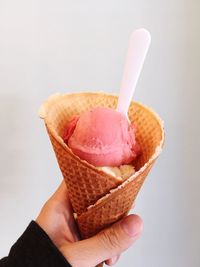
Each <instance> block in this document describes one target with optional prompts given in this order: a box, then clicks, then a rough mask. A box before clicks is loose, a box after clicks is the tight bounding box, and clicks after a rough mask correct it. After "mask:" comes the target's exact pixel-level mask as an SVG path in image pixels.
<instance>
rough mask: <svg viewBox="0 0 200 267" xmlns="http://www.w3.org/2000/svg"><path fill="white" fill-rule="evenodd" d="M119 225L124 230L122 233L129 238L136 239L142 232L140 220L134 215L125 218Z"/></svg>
mask: <svg viewBox="0 0 200 267" xmlns="http://www.w3.org/2000/svg"><path fill="white" fill-rule="evenodd" d="M121 225H122V227H123V229H124V231H125V232H126V233H127V234H128V235H129V236H130V237H136V236H138V235H140V233H141V232H142V228H143V225H142V220H141V219H140V217H138V216H136V215H130V216H127V217H126V218H125V219H123V221H122V222H121Z"/></svg>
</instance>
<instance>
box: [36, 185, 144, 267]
mask: <svg viewBox="0 0 200 267" xmlns="http://www.w3.org/2000/svg"><path fill="white" fill-rule="evenodd" d="M36 222H37V223H38V224H39V225H40V227H41V228H42V229H43V230H44V231H45V232H46V233H47V234H48V236H49V237H50V238H51V240H52V241H53V243H54V244H55V245H56V247H57V248H58V249H59V250H60V252H61V253H62V254H63V255H64V257H65V258H66V259H67V261H68V262H69V263H70V264H71V265H72V266H74V267H77V266H78V267H88V266H91V267H94V266H96V265H97V264H99V263H101V262H104V261H105V262H106V264H107V265H113V264H115V263H116V261H117V260H118V258H119V255H120V254H121V253H122V252H123V251H124V250H126V249H128V248H129V247H130V246H131V245H132V244H133V243H134V242H135V241H136V239H138V237H139V236H140V234H141V232H142V228H143V223H142V220H141V219H140V217H139V216H137V215H129V216H127V217H125V218H124V219H122V220H121V221H119V222H118V223H115V224H113V225H112V226H111V227H109V228H107V229H105V230H103V231H101V232H100V233H98V234H97V235H95V236H94V237H91V238H88V239H85V240H81V241H79V239H80V238H79V234H78V230H77V226H76V222H75V220H74V217H73V211H72V207H71V205H70V201H69V198H68V194H67V188H66V186H65V183H64V182H62V184H61V185H60V187H59V188H58V189H57V191H56V192H55V193H54V194H53V196H52V197H51V198H50V199H49V200H48V201H47V202H46V204H45V205H44V207H43V208H42V210H41V212H40V214H39V216H38V218H37V219H36Z"/></svg>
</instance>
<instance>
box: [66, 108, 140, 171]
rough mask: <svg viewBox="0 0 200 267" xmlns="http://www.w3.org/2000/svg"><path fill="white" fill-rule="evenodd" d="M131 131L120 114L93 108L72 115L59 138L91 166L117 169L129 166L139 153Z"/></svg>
mask: <svg viewBox="0 0 200 267" xmlns="http://www.w3.org/2000/svg"><path fill="white" fill-rule="evenodd" d="M135 131H136V128H135V126H134V125H133V124H129V122H128V120H127V118H126V117H125V116H124V115H123V114H121V113H119V112H117V111H116V110H113V109H109V108H103V107H97V108H95V109H93V110H91V111H87V112H85V113H83V114H82V115H81V116H75V117H74V118H73V119H72V120H71V121H70V122H69V123H68V124H67V126H66V128H65V131H64V134H63V139H64V141H65V143H66V144H67V145H68V146H69V147H70V148H71V150H72V151H73V153H74V154H75V155H77V156H79V157H80V158H81V159H82V160H86V161H87V162H89V163H90V164H92V165H94V166H99V167H100V166H120V165H122V164H129V163H131V162H132V161H133V160H134V159H135V158H136V157H137V155H138V154H139V153H140V149H139V145H138V144H137V142H136V140H135Z"/></svg>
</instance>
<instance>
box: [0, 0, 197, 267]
mask: <svg viewBox="0 0 200 267" xmlns="http://www.w3.org/2000/svg"><path fill="white" fill-rule="evenodd" d="M199 13H200V1H199V0H196V1H195V0H168V1H164V0H151V1H145V0H138V1H137V0H136V1H133V0H132V1H131V0H101V1H94V0H85V1H80V0H79V1H78V0H77V1H69V0H56V1H52V0H48V1H47V0H18V1H16V0H0V137H1V138H0V170H1V175H0V257H3V256H5V255H7V253H8V251H9V248H10V247H11V245H12V244H13V243H14V242H15V241H16V239H17V238H18V237H19V236H20V235H21V234H22V232H23V231H24V229H25V228H26V226H27V225H28V223H29V222H30V220H31V219H34V218H36V216H37V214H38V212H39V210H40V208H41V207H42V204H43V203H44V202H45V200H47V198H48V197H49V196H50V195H51V194H52V193H53V192H54V191H55V189H56V187H57V186H58V185H59V183H60V181H61V179H62V176H61V173H60V171H59V168H58V166H57V163H56V159H55V156H54V153H53V150H52V148H51V145H50V142H49V140H48V137H47V134H46V131H45V128H44V125H43V122H42V121H41V120H40V119H39V118H38V116H37V110H38V108H39V106H40V104H41V103H42V102H43V100H45V99H46V98H47V97H48V95H50V94H52V93H55V92H61V93H64V92H78V91H84V90H86V91H88V90H89V91H99V90H104V91H107V92H113V93H117V92H118V90H119V87H120V81H121V76H122V70H123V65H124V60H125V55H126V51H127V46H128V40H129V35H130V33H131V31H132V30H134V29H137V28H139V27H145V28H147V29H148V30H149V31H150V32H151V35H152V44H151V48H150V51H149V54H148V56H147V59H146V62H145V65H144V68H143V71H142V74H141V77H140V80H139V83H138V86H137V90H136V93H135V97H134V98H135V100H137V101H140V102H142V103H144V104H146V105H148V106H151V107H153V108H154V109H155V110H156V111H157V112H158V113H159V115H160V116H161V117H162V119H163V120H164V121H165V129H166V141H165V147H164V151H163V153H162V155H161V157H160V158H159V160H158V161H157V163H156V165H155V167H154V168H153V170H152V172H151V173H150V174H149V176H148V178H147V180H146V182H145V184H144V186H143V188H142V190H141V192H140V194H139V196H138V198H137V201H136V208H135V212H137V213H138V214H139V215H140V216H141V217H142V218H143V220H144V233H143V235H142V237H141V238H140V240H139V241H137V243H136V244H135V245H134V246H133V247H132V248H131V249H129V251H128V252H126V253H125V254H124V255H123V256H122V257H121V259H120V261H119V263H118V264H117V265H116V266H135V267H144V266H148V267H160V266H162V267H169V266H170V267H179V266H181V267H188V266H192V267H198V266H199V265H200V253H199V245H200V231H199V225H200V212H199V202H200V194H199V191H200V189H199V188H200V179H199V150H200V142H199V140H198V138H199V136H200V123H199V98H200V90H199V82H200V78H199V73H198V72H199V68H200V64H199V63H200V52H199V51H200V50H199V49H200V37H199V31H200V19H199Z"/></svg>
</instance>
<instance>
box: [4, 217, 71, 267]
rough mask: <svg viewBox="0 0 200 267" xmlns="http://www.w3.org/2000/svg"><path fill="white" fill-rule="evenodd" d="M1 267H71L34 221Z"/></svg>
mask: <svg viewBox="0 0 200 267" xmlns="http://www.w3.org/2000/svg"><path fill="white" fill-rule="evenodd" d="M0 267H71V265H70V264H69V263H68V262H67V261H66V259H65V258H64V256H63V255H62V254H61V253H60V251H59V250H58V249H57V248H56V246H55V245H54V244H53V242H52V241H51V240H50V238H49V237H48V235H47V234H46V233H45V232H44V231H43V230H42V228H41V227H40V226H39V225H38V224H37V223H36V222H34V221H32V222H31V223H30V224H29V226H28V227H27V229H26V230H25V232H24V233H23V234H22V236H21V237H20V238H19V239H18V240H17V242H16V243H15V244H14V245H13V246H12V248H11V250H10V253H9V255H8V257H6V258H3V259H2V260H0Z"/></svg>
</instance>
